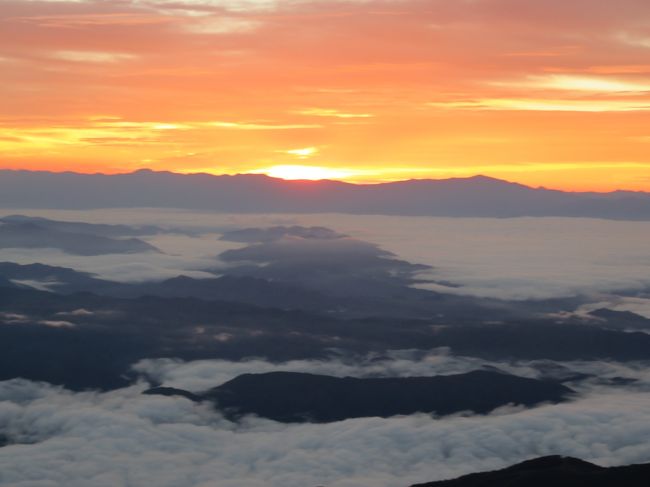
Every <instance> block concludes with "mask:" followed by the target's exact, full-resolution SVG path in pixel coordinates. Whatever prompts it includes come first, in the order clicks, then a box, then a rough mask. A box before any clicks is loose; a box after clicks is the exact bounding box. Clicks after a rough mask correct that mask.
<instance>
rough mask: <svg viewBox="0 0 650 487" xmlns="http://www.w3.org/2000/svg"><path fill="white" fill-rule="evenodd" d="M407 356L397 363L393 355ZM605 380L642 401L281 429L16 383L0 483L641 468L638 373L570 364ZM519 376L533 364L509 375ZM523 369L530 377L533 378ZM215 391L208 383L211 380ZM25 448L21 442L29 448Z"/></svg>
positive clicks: (198, 376)
mask: <svg viewBox="0 0 650 487" xmlns="http://www.w3.org/2000/svg"><path fill="white" fill-rule="evenodd" d="M402 353H404V352H402ZM477 365H480V364H479V363H477V362H476V361H466V360H464V359H462V358H457V357H456V358H454V357H449V356H447V355H445V354H438V355H437V356H435V355H432V356H428V357H421V358H419V359H413V358H409V356H408V354H406V355H403V356H401V357H400V356H399V354H397V356H395V357H393V360H386V361H384V362H383V363H382V362H381V361H380V362H377V363H373V362H372V361H367V362H366V363H362V364H361V365H356V366H355V365H349V364H347V365H346V364H344V363H342V362H341V361H333V362H331V363H318V362H313V363H307V362H301V363H298V362H294V363H289V364H284V366H285V367H286V368H289V369H291V368H293V367H295V368H302V370H311V371H319V372H325V371H329V372H337V373H339V374H347V373H352V372H356V373H360V372H361V373H363V372H365V373H374V374H385V373H390V374H396V375H399V374H407V373H413V372H415V371H417V370H428V371H433V370H435V371H438V372H443V371H448V372H452V371H457V370H460V369H463V368H467V367H470V368H473V367H476V366H477ZM574 365H575V366H576V367H578V368H581V369H583V370H587V371H591V372H598V371H601V372H603V373H604V374H606V375H607V374H610V375H617V374H632V375H634V374H636V376H637V377H639V378H641V379H642V385H641V387H640V388H639V389H617V390H613V389H609V388H607V387H602V386H601V387H596V386H594V387H593V388H591V389H587V391H588V392H586V393H585V394H584V395H583V396H582V397H581V398H579V399H578V400H576V401H575V402H573V403H568V404H560V405H553V406H542V407H540V408H536V409H532V410H521V409H512V408H504V409H502V410H500V411H497V412H495V413H494V414H492V415H490V416H476V417H462V416H456V417H451V418H447V419H443V420H433V419H431V418H429V417H426V416H424V415H416V416H409V417H400V418H390V419H379V418H365V419H355V420H349V421H344V422H339V423H332V424H303V425H280V424H278V423H274V422H272V421H266V420H261V419H256V418H249V419H247V420H246V421H244V422H243V423H242V424H239V425H236V424H233V423H230V422H228V421H226V420H224V419H223V418H222V417H221V416H220V415H218V414H217V413H215V412H213V411H211V410H210V409H209V408H207V407H206V406H203V405H198V406H197V405H194V404H192V403H191V402H190V401H188V400H185V399H183V398H169V397H158V396H142V395H141V394H140V391H141V390H142V389H143V388H144V385H139V386H133V387H130V388H127V389H121V390H117V391H113V392H109V393H102V394H98V393H91V392H86V393H71V392H69V391H65V390H62V389H59V388H56V387H53V386H49V385H44V384H37V383H32V382H27V381H21V380H13V381H7V382H2V383H0V429H1V430H2V431H5V432H8V433H9V436H11V437H12V438H13V439H15V440H18V441H21V442H23V443H25V444H17V445H9V446H7V447H4V448H0V484H4V485H12V486H18V487H25V486H32V487H33V486H37V485H38V486H39V487H40V486H60V485H66V486H70V487H77V486H79V487H81V486H83V487H99V486H110V487H116V486H122V485H138V486H145V487H146V486H169V487H172V486H173V487H177V486H178V485H183V486H188V487H208V486H219V487H262V486H265V487H305V486H307V487H310V486H316V485H327V486H328V487H361V486H363V487H367V486H369V485H374V486H379V487H395V486H400V485H403V486H407V485H409V484H411V483H415V482H420V481H425V480H434V479H442V478H449V477H455V476H457V475H461V474H465V473H469V472H471V471H479V470H490V469H495V468H500V467H503V466H506V465H508V464H511V463H513V462H516V461H519V460H522V459H526V458H530V457H534V456H538V455H546V454H564V455H572V456H577V457H581V458H584V459H587V460H591V461H594V462H596V463H601V464H603V465H616V464H625V463H633V462H647V461H650V445H649V444H648V442H647V438H648V435H649V434H650V398H649V397H648V395H647V392H645V391H646V390H647V384H648V380H647V377H646V376H647V372H645V370H647V368H646V369H644V367H642V366H641V365H639V366H632V367H630V366H624V365H620V364H605V363H602V364H593V363H581V364H580V363H579V364H574ZM244 367H246V368H248V371H253V370H267V369H270V368H272V367H276V368H277V366H274V365H271V364H267V363H264V362H261V361H257V362H249V363H246V364H244V365H242V364H234V363H227V362H218V361H215V362H213V363H212V364H210V363H206V362H202V363H188V364H180V363H173V362H166V363H165V362H164V361H163V362H160V361H158V362H149V363H148V364H146V365H143V364H140V368H141V369H143V368H148V369H150V370H151V369H156V370H158V372H159V373H160V374H161V376H163V377H165V378H166V379H167V380H168V381H169V383H176V384H179V385H181V384H185V385H187V384H190V383H194V384H195V385H198V384H205V383H206V382H205V381H206V379H207V376H208V375H209V376H211V378H212V381H217V380H221V379H225V378H227V377H228V376H230V375H232V374H237V373H240V372H241V371H242V369H243V368H244ZM513 367H514V368H517V369H518V371H519V372H525V370H526V369H527V368H529V365H526V364H519V365H517V364H515V365H513ZM529 370H532V369H530V368H529ZM212 384H214V382H212ZM30 443H31V444H30Z"/></svg>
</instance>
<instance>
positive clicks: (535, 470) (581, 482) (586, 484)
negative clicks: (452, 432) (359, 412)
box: [411, 455, 650, 487]
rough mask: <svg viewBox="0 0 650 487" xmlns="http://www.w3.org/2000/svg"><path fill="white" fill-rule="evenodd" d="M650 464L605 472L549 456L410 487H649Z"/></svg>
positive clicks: (586, 463)
mask: <svg viewBox="0 0 650 487" xmlns="http://www.w3.org/2000/svg"><path fill="white" fill-rule="evenodd" d="M649 480H650V464H642V465H627V466H624V467H609V468H604V467H600V466H598V465H594V464H593V463H589V462H585V461H584V460H579V459H577V458H571V457H561V456H557V455H555V456H548V457H542V458H536V459H533V460H527V461H525V462H522V463H518V464H516V465H513V466H511V467H508V468H504V469H502V470H496V471H493V472H483V473H475V474H471V475H465V476H463V477H460V478H458V479H454V480H442V481H439V482H429V483H426V484H417V485H413V486H411V487H506V486H507V487H549V486H553V487H614V486H621V487H623V486H624V487H646V486H647V485H648V481H649Z"/></svg>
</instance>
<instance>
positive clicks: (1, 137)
mask: <svg viewBox="0 0 650 487" xmlns="http://www.w3.org/2000/svg"><path fill="white" fill-rule="evenodd" d="M648 18H650V2H648V1H647V0H619V1H617V2H604V1H598V2H594V1H593V0H571V1H567V0H545V1H543V2H542V1H532V0H531V1H525V0H327V1H326V0H321V1H318V0H316V1H315V0H176V1H174V0H170V1H166V0H130V1H129V0H68V1H57V0H36V1H32V0H0V79H2V84H1V85H0V95H1V100H2V101H1V102H0V168H5V169H32V170H52V171H67V170H72V171H77V172H104V173H119V172H130V171H133V170H137V169H141V168H152V169H156V170H171V171H175V172H209V173H214V174H223V173H228V174H234V173H246V172H263V173H267V174H270V175H274V176H279V177H286V178H309V179H313V178H321V177H327V178H332V179H343V180H347V181H351V182H364V183H365V182H371V183H376V182H381V181H389V180H400V179H410V178H424V177H431V178H446V177H464V176H472V175H475V174H487V175H490V176H493V177H499V178H503V179H507V180H511V181H517V182H521V183H524V184H528V185H531V186H545V187H552V188H559V189H565V190H598V191H610V190H614V189H621V188H622V189H630V190H650V176H649V175H650V150H649V149H650V123H649V122H650V24H649V23H648V21H647V19H648Z"/></svg>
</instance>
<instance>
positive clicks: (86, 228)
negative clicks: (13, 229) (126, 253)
mask: <svg viewBox="0 0 650 487" xmlns="http://www.w3.org/2000/svg"><path fill="white" fill-rule="evenodd" d="M0 222H1V223H33V224H35V225H38V226H39V227H40V228H45V229H47V230H53V231H58V232H72V233H84V234H91V235H99V236H102V237H118V238H119V237H137V236H142V235H155V234H157V233H162V232H166V231H169V230H166V229H163V228H160V227H157V226H155V225H135V226H132V225H108V224H105V223H86V222H74V221H72V222H69V221H61V220H50V219H49V218H42V217H38V216H25V215H8V216H5V217H2V218H0Z"/></svg>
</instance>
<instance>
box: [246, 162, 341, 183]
mask: <svg viewBox="0 0 650 487" xmlns="http://www.w3.org/2000/svg"><path fill="white" fill-rule="evenodd" d="M255 172H258V173H263V174H266V175H268V176H271V177H272V178H279V179H290V180H310V181H317V180H319V179H346V178H349V177H350V176H353V175H354V173H353V172H352V171H346V170H345V169H333V168H329V167H322V166H303V165H298V164H286V165H280V166H271V167H268V168H265V169H260V170H258V171H255Z"/></svg>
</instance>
